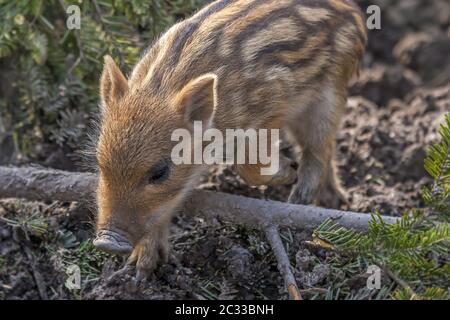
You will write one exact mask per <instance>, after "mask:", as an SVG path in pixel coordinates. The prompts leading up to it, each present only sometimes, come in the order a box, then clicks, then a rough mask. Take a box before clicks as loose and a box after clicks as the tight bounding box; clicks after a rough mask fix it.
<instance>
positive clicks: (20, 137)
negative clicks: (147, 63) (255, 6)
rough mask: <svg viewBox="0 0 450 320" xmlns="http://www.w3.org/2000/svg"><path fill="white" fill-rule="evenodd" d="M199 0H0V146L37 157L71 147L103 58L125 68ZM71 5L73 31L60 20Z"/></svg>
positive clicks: (81, 131)
mask: <svg viewBox="0 0 450 320" xmlns="http://www.w3.org/2000/svg"><path fill="white" fill-rule="evenodd" d="M204 2H205V0H188V1H186V0H175V1H165V0H146V1H135V0H132V1H128V0H101V1H100V0H93V1H81V0H80V1H69V0H45V1H44V0H18V1H10V0H0V68H1V69H2V79H1V80H0V92H1V95H0V145H1V143H2V141H4V140H5V139H11V140H14V144H15V150H14V151H15V153H16V154H19V153H20V154H22V155H25V156H27V157H29V158H31V159H32V160H36V159H38V160H39V159H40V160H43V159H44V158H45V156H47V155H48V153H49V151H50V150H46V148H49V147H51V146H53V147H55V146H56V147H60V148H61V147H62V148H63V150H64V151H65V152H67V151H69V152H70V151H71V150H73V149H74V148H76V147H77V146H79V145H80V144H81V145H82V143H80V142H81V141H83V138H84V136H85V133H86V129H87V124H88V123H89V115H90V114H93V113H96V111H97V103H98V93H97V91H98V78H99V75H100V72H101V68H102V63H103V56H104V55H106V54H110V55H112V56H113V57H115V58H116V59H117V62H118V63H119V64H120V66H121V67H122V69H123V70H125V72H129V71H130V69H131V68H132V66H133V64H134V63H136V61H137V59H138V58H139V54H140V52H141V51H143V49H144V48H145V47H146V46H148V45H149V44H150V43H151V41H152V39H154V38H155V37H156V36H158V35H159V34H160V33H162V32H163V31H164V30H166V29H167V28H168V27H170V26H171V25H172V24H174V23H175V22H176V21H177V20H179V19H182V18H184V17H185V16H188V15H190V14H192V12H193V11H194V10H196V9H197V8H199V7H201V6H202V5H203V4H204ZM73 4H75V5H78V6H79V8H80V10H81V29H80V30H76V29H74V30H69V29H68V28H67V26H66V20H67V18H68V14H67V11H66V10H67V7H68V6H70V5H73Z"/></svg>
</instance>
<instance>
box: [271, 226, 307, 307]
mask: <svg viewBox="0 0 450 320" xmlns="http://www.w3.org/2000/svg"><path fill="white" fill-rule="evenodd" d="M265 232H266V237H267V239H268V240H269V242H270V245H271V247H272V250H273V252H274V253H275V257H276V258H277V261H278V270H279V271H280V273H281V275H282V276H283V278H284V284H285V286H286V290H287V292H288V293H289V296H290V298H291V299H292V300H302V296H301V295H300V292H299V291H298V287H297V283H296V281H295V277H294V275H293V274H292V267H291V263H290V262H289V257H288V255H287V253H286V250H285V249H284V246H283V242H282V241H281V238H280V234H279V233H278V230H277V227H276V226H269V227H267V228H266V230H265Z"/></svg>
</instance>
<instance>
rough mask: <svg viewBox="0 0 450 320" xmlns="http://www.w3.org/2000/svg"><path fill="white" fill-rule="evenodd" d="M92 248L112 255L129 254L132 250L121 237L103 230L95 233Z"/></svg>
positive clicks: (127, 242)
mask: <svg viewBox="0 0 450 320" xmlns="http://www.w3.org/2000/svg"><path fill="white" fill-rule="evenodd" d="M94 246H95V247H96V248H97V249H99V250H102V251H106V252H108V253H112V254H129V253H131V251H132V250H133V247H132V246H131V244H130V242H129V241H128V240H127V239H126V238H125V237H124V236H123V235H121V234H119V233H117V232H115V231H111V230H104V229H103V230H100V231H99V232H98V233H97V237H96V238H95V240H94Z"/></svg>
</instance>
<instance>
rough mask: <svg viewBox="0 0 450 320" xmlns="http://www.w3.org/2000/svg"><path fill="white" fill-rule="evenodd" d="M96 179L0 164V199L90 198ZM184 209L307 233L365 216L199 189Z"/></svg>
mask: <svg viewBox="0 0 450 320" xmlns="http://www.w3.org/2000/svg"><path fill="white" fill-rule="evenodd" d="M96 181H97V177H96V175H95V174H92V173H78V172H66V171H60V170H51V169H42V168H33V167H27V168H12V167H2V166H0V198H25V199H29V200H39V201H54V200H60V201H78V202H92V201H93V200H94V195H95V186H96ZM184 210H185V211H186V212H187V213H191V214H196V215H199V216H203V217H205V218H212V217H218V218H223V219H225V220H228V221H231V222H234V223H237V224H241V225H245V226H247V227H250V228H253V229H260V230H264V229H265V227H267V226H270V225H278V226H280V227H293V228H299V229H302V230H307V231H311V230H314V229H315V228H317V227H318V226H319V225H320V224H321V223H322V222H323V221H325V220H326V219H331V220H333V221H334V222H337V223H339V224H340V225H341V226H343V227H346V228H351V229H354V230H357V231H362V232H364V231H366V230H367V227H368V222H369V221H370V219H371V217H370V215H368V214H366V213H357V212H350V211H340V210H332V209H324V208H319V207H314V206H303V205H294V204H289V203H284V202H278V201H265V200H260V199H253V198H246V197H242V196H236V195H231V194H226V193H221V192H213V191H205V190H193V191H192V194H191V196H190V197H189V198H188V199H187V201H186V203H185V207H184ZM382 219H383V220H384V222H386V223H389V224H392V223H395V221H397V218H395V217H389V216H382Z"/></svg>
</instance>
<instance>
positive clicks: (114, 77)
mask: <svg viewBox="0 0 450 320" xmlns="http://www.w3.org/2000/svg"><path fill="white" fill-rule="evenodd" d="M127 91H128V83H127V79H126V78H125V76H124V75H123V73H122V72H121V71H120V69H119V67H117V65H116V63H115V62H114V60H113V58H111V57H110V56H105V64H104V66H103V72H102V77H101V79H100V97H101V99H102V102H103V106H104V108H106V109H108V108H109V107H110V106H111V105H112V104H113V103H114V102H115V101H117V100H119V99H120V98H121V97H123V96H124V94H125V93H126V92H127Z"/></svg>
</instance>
